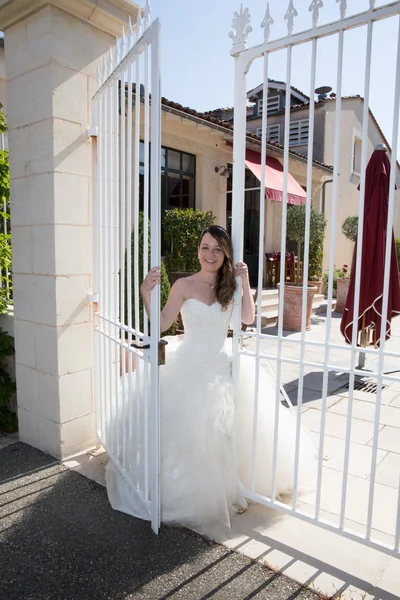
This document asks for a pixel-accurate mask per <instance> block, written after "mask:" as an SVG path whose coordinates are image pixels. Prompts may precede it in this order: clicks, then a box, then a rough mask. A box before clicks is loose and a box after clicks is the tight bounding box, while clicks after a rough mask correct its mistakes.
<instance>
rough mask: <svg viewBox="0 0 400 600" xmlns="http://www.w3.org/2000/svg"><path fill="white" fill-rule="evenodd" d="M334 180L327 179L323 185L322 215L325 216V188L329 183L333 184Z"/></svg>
mask: <svg viewBox="0 0 400 600" xmlns="http://www.w3.org/2000/svg"><path fill="white" fill-rule="evenodd" d="M332 181H333V179H326V180H325V181H324V183H323V184H322V214H325V186H326V184H327V183H332Z"/></svg>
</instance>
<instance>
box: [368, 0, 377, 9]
mask: <svg viewBox="0 0 400 600" xmlns="http://www.w3.org/2000/svg"><path fill="white" fill-rule="evenodd" d="M375 4H376V0H369V8H370V10H374V8H375Z"/></svg>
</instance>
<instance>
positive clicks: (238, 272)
mask: <svg viewBox="0 0 400 600" xmlns="http://www.w3.org/2000/svg"><path fill="white" fill-rule="evenodd" d="M235 277H241V278H242V283H248V282H249V270H248V268H247V265H246V263H244V262H238V263H236V269H235Z"/></svg>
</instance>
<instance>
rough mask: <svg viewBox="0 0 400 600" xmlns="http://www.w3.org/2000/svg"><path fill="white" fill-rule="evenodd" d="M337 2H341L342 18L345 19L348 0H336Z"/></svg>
mask: <svg viewBox="0 0 400 600" xmlns="http://www.w3.org/2000/svg"><path fill="white" fill-rule="evenodd" d="M336 2H340V7H339V9H340V18H341V19H344V18H345V16H346V10H347V1H346V0H336Z"/></svg>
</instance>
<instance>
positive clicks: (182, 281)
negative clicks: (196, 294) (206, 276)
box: [174, 273, 197, 297]
mask: <svg viewBox="0 0 400 600" xmlns="http://www.w3.org/2000/svg"><path fill="white" fill-rule="evenodd" d="M196 281H197V277H196V273H193V275H188V277H180V278H179V279H177V280H176V281H175V283H174V287H176V288H178V289H179V290H180V292H181V293H182V294H183V295H184V296H185V297H189V296H190V291H191V290H192V289H193V288H194V287H195V286H196Z"/></svg>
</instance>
